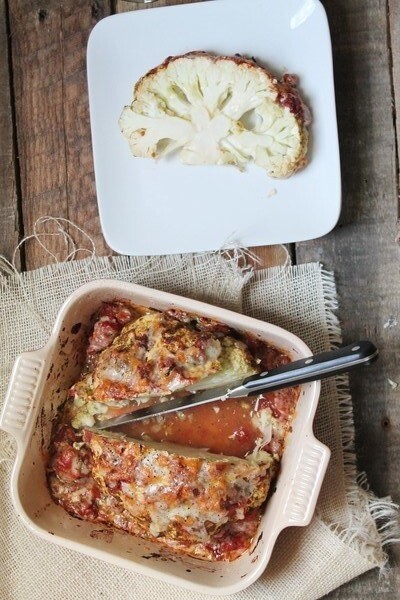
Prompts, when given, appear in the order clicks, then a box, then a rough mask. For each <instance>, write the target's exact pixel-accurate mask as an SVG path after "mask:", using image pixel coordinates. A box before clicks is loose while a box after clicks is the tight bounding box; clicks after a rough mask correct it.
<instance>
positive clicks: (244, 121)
mask: <svg viewBox="0 0 400 600" xmlns="http://www.w3.org/2000/svg"><path fill="white" fill-rule="evenodd" d="M296 84H297V78H295V77H294V76H290V75H285V76H284V77H283V79H282V80H281V81H278V80H277V79H276V78H275V77H274V76H273V75H271V74H270V73H269V72H268V71H266V70H265V69H264V68H262V67H260V66H258V65H257V64H256V63H255V62H254V61H252V60H247V59H244V58H241V57H226V56H222V57H218V56H213V55H211V54H207V53H205V52H191V53H189V54H186V55H183V56H174V57H169V58H167V59H166V60H165V61H164V63H162V64H161V65H159V66H158V67H156V68H155V69H152V70H151V71H149V72H148V73H147V74H146V75H145V76H144V77H142V78H141V79H140V80H139V81H138V82H137V84H136V85H135V87H134V95H133V102H132V104H131V105H130V106H125V108H124V109H123V111H122V114H121V117H120V120H119V126H120V129H121V132H122V133H123V135H124V136H125V137H126V138H127V139H128V140H129V145H130V149H131V152H132V154H133V155H134V156H139V157H151V158H159V157H162V156H166V155H167V154H170V153H171V152H173V151H175V150H180V158H181V161H182V162H183V163H185V164H191V165H200V164H218V165H223V164H231V165H236V166H238V167H240V168H243V167H244V166H245V165H246V164H247V163H248V162H250V161H251V160H253V161H254V162H255V163H256V164H257V165H258V166H260V167H262V168H263V169H265V171H266V172H267V174H268V175H270V176H271V177H288V176H290V175H292V174H293V173H294V172H295V171H297V170H298V169H299V168H301V167H303V166H304V165H305V164H306V162H307V161H306V154H307V145H308V131H307V125H308V123H309V121H310V119H309V111H308V109H307V108H306V107H305V105H304V104H303V102H302V100H301V98H300V95H299V93H298V91H297V89H296Z"/></svg>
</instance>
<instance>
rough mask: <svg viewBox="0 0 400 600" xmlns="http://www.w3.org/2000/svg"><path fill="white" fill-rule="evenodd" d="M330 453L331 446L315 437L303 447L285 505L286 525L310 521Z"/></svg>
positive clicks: (303, 523)
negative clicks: (328, 446)
mask: <svg viewBox="0 0 400 600" xmlns="http://www.w3.org/2000/svg"><path fill="white" fill-rule="evenodd" d="M330 455H331V452H330V450H329V448H327V447H326V446H325V445H324V444H322V443H321V442H319V441H318V440H317V439H315V438H314V437H312V439H310V440H309V441H308V442H307V444H306V445H305V446H304V448H303V449H302V452H301V454H300V456H299V458H298V460H297V465H296V468H295V472H294V475H293V477H292V478H291V486H290V492H289V494H288V497H287V500H286V503H285V506H284V511H283V518H284V521H285V527H289V526H292V525H297V526H299V525H300V526H304V525H308V524H309V523H310V521H311V519H312V516H313V514H314V511H315V506H316V504H317V500H318V496H319V492H320V490H321V486H322V482H323V480H324V475H325V472H326V469H327V467H328V463H329V458H330Z"/></svg>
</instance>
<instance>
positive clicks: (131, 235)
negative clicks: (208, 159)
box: [87, 0, 341, 255]
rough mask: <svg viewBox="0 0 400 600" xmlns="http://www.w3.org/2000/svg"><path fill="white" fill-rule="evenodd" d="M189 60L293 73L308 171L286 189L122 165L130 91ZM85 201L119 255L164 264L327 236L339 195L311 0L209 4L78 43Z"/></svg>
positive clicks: (138, 15) (331, 118)
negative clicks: (85, 141) (84, 99)
mask: <svg viewBox="0 0 400 600" xmlns="http://www.w3.org/2000/svg"><path fill="white" fill-rule="evenodd" d="M190 50H207V51H211V52H214V53H217V54H225V55H234V54H235V53H240V54H243V55H246V56H250V57H251V56H254V57H256V59H257V60H258V61H259V62H260V63H261V64H264V65H266V66H267V67H269V69H270V70H271V71H272V72H274V73H275V74H276V75H278V76H279V77H280V76H281V75H282V74H283V73H285V72H289V73H294V74H296V75H298V76H299V77H300V90H301V92H302V95H303V98H304V99H305V101H306V103H307V104H308V105H309V106H310V108H311V111H312V115H313V123H312V125H311V143H310V150H309V160H310V162H309V165H308V166H307V167H306V168H305V169H304V170H302V171H300V172H299V173H297V174H295V175H294V176H292V177H290V178H289V179H286V180H279V179H271V178H269V177H268V176H267V175H266V174H265V172H264V170H263V169H261V168H259V167H256V166H254V165H250V166H249V167H248V168H247V169H246V171H245V172H244V173H242V172H240V171H239V170H237V169H236V168H235V167H228V166H224V167H222V166H188V165H182V164H181V163H180V162H179V159H178V158H171V159H162V160H160V161H158V162H156V161H153V160H151V159H146V158H135V157H133V156H132V155H131V153H130V150H129V147H128V143H127V140H126V139H125V138H123V136H122V134H121V133H120V130H119V127H118V119H119V116H120V114H121V111H122V109H123V107H124V106H125V105H126V104H130V102H131V101H132V89H133V85H134V83H135V82H136V81H137V80H138V79H139V78H140V77H141V76H142V75H144V74H145V73H146V72H147V71H148V70H149V69H151V68H153V67H155V66H156V65H158V64H160V63H161V62H162V61H163V60H164V59H165V58H166V57H167V56H170V55H176V54H182V53H184V52H189V51H190ZM87 59H88V80H89V101H90V116H91V127H92V140H93V154H94V165H95V175H96V187H97V197H98V204H99V211H100V219H101V225H102V229H103V233H104V236H105V238H106V240H107V243H108V244H109V245H110V246H111V248H113V249H114V250H116V251H117V252H120V253H122V254H137V255H143V254H171V253H179V252H193V251H205V250H212V249H218V248H221V247H232V246H234V245H236V244H240V245H244V246H257V245H264V244H277V243H285V242H295V241H301V240H306V239H311V238H316V237H319V236H322V235H324V234H326V233H328V232H329V231H330V230H331V229H332V228H333V227H334V226H335V224H336V222H337V219H338V217H339V214H340V204H341V186H340V163H339V147H338V136H337V125H336V111H335V94H334V84H333V70H332V51H331V43H330V35H329V27H328V23H327V19H326V15H325V11H324V9H323V7H322V5H321V3H320V2H319V1H318V0H285V1H284V2H282V1H278V2H277V1H276V0H246V1H244V0H213V1H210V2H200V3H195V4H186V5H178V6H170V7H165V8H152V9H150V10H139V11H135V12H128V13H123V14H120V15H114V16H112V17H108V18H106V19H104V20H102V21H100V22H99V23H98V24H97V25H96V27H95V28H94V29H93V31H92V33H91V36H90V39H89V43H88V57H87Z"/></svg>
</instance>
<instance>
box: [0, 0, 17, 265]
mask: <svg viewBox="0 0 400 600" xmlns="http://www.w3.org/2000/svg"><path fill="white" fill-rule="evenodd" d="M9 60H10V57H9V48H8V31H7V13H6V3H5V1H4V0H0V82H1V85H0V140H1V146H0V148H1V150H0V224H1V237H0V254H2V255H4V256H5V257H6V258H7V259H8V260H10V259H11V258H12V255H13V252H14V249H15V247H16V246H17V244H18V237H19V219H18V199H17V191H16V178H15V161H14V156H15V151H14V142H13V123H12V109H11V92H10V72H9V67H10V64H9Z"/></svg>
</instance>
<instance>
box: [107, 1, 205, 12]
mask: <svg viewBox="0 0 400 600" xmlns="http://www.w3.org/2000/svg"><path fill="white" fill-rule="evenodd" d="M202 1H203V0H158V2H146V3H145V4H144V3H143V2H129V1H128V0H116V2H115V12H118V13H120V12H129V11H130V10H141V9H143V8H155V7H156V6H172V5H173V4H190V3H193V2H202Z"/></svg>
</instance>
